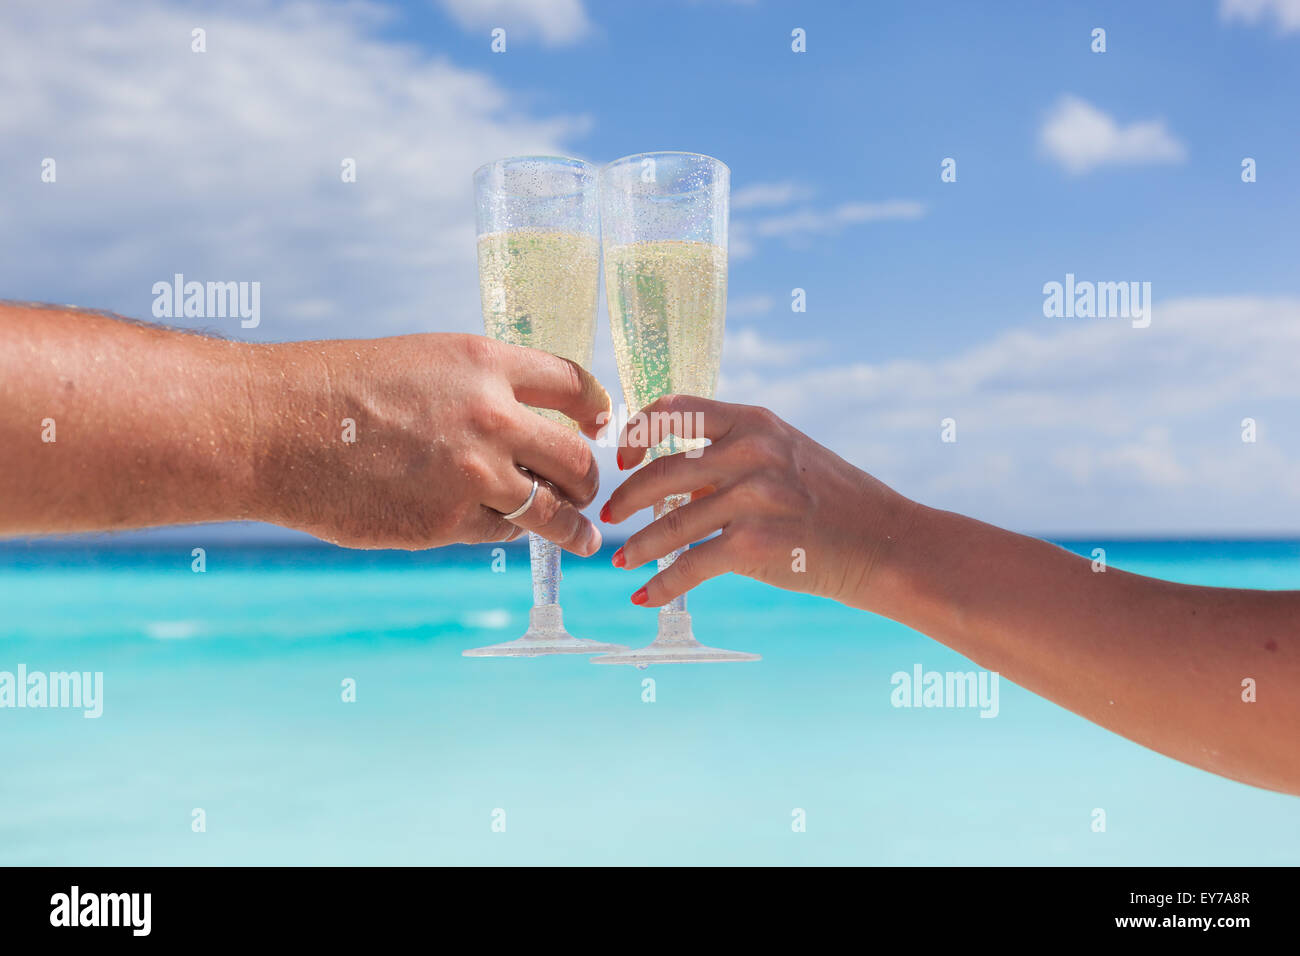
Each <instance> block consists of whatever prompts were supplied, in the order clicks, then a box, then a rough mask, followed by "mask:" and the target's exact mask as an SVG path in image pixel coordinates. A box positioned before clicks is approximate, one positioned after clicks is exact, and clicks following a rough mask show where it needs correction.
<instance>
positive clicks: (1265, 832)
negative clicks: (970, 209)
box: [0, 532, 1300, 864]
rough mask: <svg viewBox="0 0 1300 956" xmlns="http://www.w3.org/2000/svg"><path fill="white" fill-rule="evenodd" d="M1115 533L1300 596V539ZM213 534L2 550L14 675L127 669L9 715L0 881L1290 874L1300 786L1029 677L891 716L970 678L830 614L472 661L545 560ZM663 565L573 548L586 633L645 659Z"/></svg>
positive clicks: (741, 617)
mask: <svg viewBox="0 0 1300 956" xmlns="http://www.w3.org/2000/svg"><path fill="white" fill-rule="evenodd" d="M202 538H203V535H202V532H195V540H194V542H193V546H204V541H203V540H202ZM1098 543H1099V542H1088V543H1086V544H1083V543H1079V544H1077V545H1071V547H1073V548H1074V549H1075V550H1077V551H1079V552H1080V553H1088V552H1089V551H1090V550H1091V548H1092V547H1094V546H1096V545H1097V544H1098ZM1101 544H1104V546H1105V547H1106V548H1107V556H1108V560H1109V562H1110V564H1111V565H1112V566H1117V567H1124V568H1126V569H1128V570H1133V571H1137V572H1140V573H1146V574H1153V575H1157V576H1161V577H1168V578H1171V579H1176V580H1182V581H1188V582H1192V583H1201V584H1220V585H1231V586H1243V587H1269V588H1284V587H1287V588H1300V543H1296V542H1231V543H1228V542H1204V541H1202V542H1164V543H1149V542H1148V543H1139V542H1109V543H1106V542H1101ZM190 548H191V545H190V544H185V545H183V546H182V545H179V544H178V545H166V544H163V545H158V544H154V545H149V546H133V547H130V548H124V547H116V546H113V545H112V543H111V542H96V543H93V544H90V545H83V544H78V545H73V546H63V547H52V546H49V545H23V544H10V545H0V671H11V672H12V671H14V670H15V669H16V667H17V665H18V664H20V663H21V664H25V665H26V666H27V668H28V670H29V671H36V670H40V671H45V672H51V671H68V670H74V669H75V670H78V671H102V672H103V675H104V701H103V706H104V712H103V716H102V717H100V718H99V719H85V718H83V716H82V714H81V712H80V711H78V710H55V709H22V710H16V709H0V768H3V770H2V772H0V863H3V864H25V863H40V864H55V863H69V864H149V863H157V864H189V863H201V864H207V863H213V864H226V863H255V864H275V863H283V864H316V863H342V864H360V863H405V864H422V863H431V864H438V863H470V864H479V863H481V864H492V863H523V864H534V863H536V864H541V863H590V864H599V863H650V864H672V863H716V864H725V863H738V864H779V863H797V864H809V863H838V864H855V863H866V864H871V863H890V864H951V863H993V864H1035V863H1048V864H1051V863H1081V864H1104V863H1119V864H1138V863H1140V864H1194V863H1200V864H1207V863H1219V864H1261V863H1267V864H1295V863H1297V862H1300V800H1298V799H1296V798H1293V797H1287V796H1282V795H1278V794H1272V793H1267V792H1264V791H1260V790H1255V789H1252V788H1250V787H1247V786H1244V785H1242V784H1237V783H1233V782H1230V781H1227V780H1223V779H1220V778H1218V777H1215V776H1212V775H1210V774H1208V773H1205V772H1203V771H1200V770H1195V769H1193V768H1191V767H1187V766H1184V765H1182V764H1179V763H1177V762H1175V761H1173V760H1170V759H1169V758H1166V757H1163V756H1161V755H1159V754H1155V753H1152V752H1150V751H1148V750H1145V749H1144V748H1142V747H1140V746H1138V745H1136V744H1133V743H1130V742H1128V741H1126V740H1124V739H1123V738H1121V737H1118V736H1116V735H1114V734H1111V733H1109V732H1107V731H1105V730H1102V729H1100V728H1098V727H1096V726H1094V725H1092V724H1090V723H1088V722H1087V721H1085V720H1083V719H1082V718H1079V717H1076V716H1074V715H1072V714H1070V713H1068V712H1066V711H1064V710H1062V709H1061V708H1059V707H1057V706H1055V705H1053V704H1050V703H1048V702H1046V701H1044V700H1042V699H1040V698H1038V697H1035V696H1034V695H1032V694H1029V693H1027V692H1026V691H1023V690H1021V689H1019V688H1017V687H1015V686H1014V685H1012V684H1011V683H1010V682H1009V681H1006V680H1002V681H1000V695H999V696H1000V699H999V713H998V716H997V717H996V718H995V719H981V718H980V716H979V713H978V711H977V710H976V709H970V708H952V709H923V708H922V709H917V708H911V709H905V708H895V707H894V706H892V705H891V702H890V695H891V691H892V690H893V687H892V685H891V682H890V678H891V675H893V674H894V673H895V672H897V671H906V672H909V673H910V672H911V671H912V669H913V667H914V666H915V665H918V664H919V665H921V666H922V667H923V668H924V669H925V670H939V671H948V670H961V671H966V670H974V669H975V668H974V666H973V665H972V664H971V663H970V662H968V661H965V660H964V659H962V658H960V657H959V656H958V655H956V654H953V653H952V652H950V651H948V650H946V649H945V648H943V647H941V646H940V645H938V644H936V643H934V642H932V641H930V640H928V639H927V638H925V637H923V636H921V635H918V634H916V633H915V632H912V631H909V630H908V629H907V628H904V627H901V626H900V625H897V624H894V623H892V622H889V621H885V620H883V619H880V618H877V617H874V616H871V615H867V614H863V613H860V612H856V611H851V610H848V609H846V608H843V607H840V606H838V605H835V604H833V603H830V602H826V601H819V600H816V599H813V598H808V597H805V596H802V595H796V594H790V593H786V592H780V591H776V590H774V589H770V588H766V587H763V586H761V585H758V584H756V583H754V582H750V581H747V580H744V579H739V578H726V579H720V580H717V581H713V582H709V583H708V584H706V585H704V586H703V587H701V588H700V589H698V590H697V591H696V592H694V593H693V594H692V596H691V609H692V612H693V614H694V616H695V625H696V633H697V634H698V635H699V636H700V637H701V638H702V639H704V640H705V641H706V642H708V643H713V644H717V645H721V646H727V647H732V648H735V649H741V650H748V651H755V652H758V653H760V654H762V655H763V660H762V661H761V662H759V663H757V664H736V665H711V666H709V665H694V666H690V665H685V666H660V667H653V668H651V669H649V670H647V671H638V670H634V669H632V668H622V667H596V666H593V665H592V664H591V663H590V662H589V661H588V660H587V659H586V658H584V657H557V658H545V659H533V660H469V659H465V658H462V657H461V656H460V651H461V650H462V649H464V648H467V647H473V646H476V645H479V644H486V643H493V642H497V641H501V640H507V639H510V638H512V637H516V636H518V635H519V634H520V633H522V631H523V628H524V627H525V625H526V619H527V608H528V603H529V600H530V590H529V581H528V570H527V555H526V549H524V548H520V547H518V546H512V547H511V548H510V549H509V550H508V557H507V562H506V563H507V569H506V571H505V572H504V573H493V571H492V570H491V562H492V556H491V554H490V553H489V551H488V550H487V549H469V548H465V549H449V550H445V551H442V552H437V553H434V554H428V555H407V554H388V553H378V554H372V553H357V552H346V551H339V550H335V549H331V548H325V547H320V548H315V547H305V548H303V547H275V548H271V547H267V548H262V547H248V546H240V545H235V544H230V543H221V542H213V543H211V544H210V545H209V546H207V555H206V560H207V570H206V572H204V573H202V574H196V573H193V572H192V571H191V560H192V559H191V556H190ZM644 576H645V575H638V574H636V573H634V572H633V573H629V572H625V571H616V570H614V569H612V568H610V567H609V564H608V549H607V551H606V552H605V553H604V554H602V555H601V556H599V557H597V558H595V559H592V560H590V561H587V562H581V561H578V560H576V559H572V558H568V557H567V556H566V574H565V580H564V584H563V590H562V595H563V603H564V605H565V609H566V620H567V621H568V623H569V626H570V630H571V631H572V632H573V633H574V634H575V635H577V636H580V637H591V638H598V639H602V640H612V641H618V642H622V643H630V644H633V645H638V644H642V643H645V642H647V641H648V640H649V639H650V638H651V637H652V636H653V629H654V615H653V612H650V611H646V610H644V609H639V608H636V607H633V606H632V605H631V604H630V603H628V600H627V597H628V595H629V594H630V593H631V591H632V590H634V589H635V588H636V587H637V585H638V584H639V583H641V581H642V579H643V577H644ZM347 678H351V679H353V680H355V681H356V697H357V699H356V702H355V703H344V702H343V701H342V699H341V697H342V691H341V683H342V681H344V680H345V679H347ZM647 678H651V679H653V680H654V682H655V684H654V690H655V697H656V699H655V701H654V702H653V703H646V702H644V701H643V699H642V698H643V693H644V690H643V684H642V682H643V681H644V680H646V679H647ZM195 808H202V810H203V811H204V813H205V816H206V832H202V833H196V832H194V831H193V830H192V827H191V821H192V815H193V811H194V810H195ZM1094 808H1103V809H1104V810H1105V812H1106V831H1105V832H1104V833H1096V832H1093V831H1092V828H1091V823H1092V819H1093V816H1092V814H1093V810H1094ZM796 809H799V810H803V811H804V812H805V814H806V832H794V831H793V830H792V825H791V824H792V820H793V819H794V817H793V814H794V812H795V811H796ZM499 810H503V811H504V815H502V814H500V813H496V812H495V811H499ZM502 819H504V822H505V830H504V832H495V831H494V829H493V822H494V820H496V821H498V823H499V821H501V820H502Z"/></svg>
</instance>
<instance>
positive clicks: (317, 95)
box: [0, 0, 1300, 534]
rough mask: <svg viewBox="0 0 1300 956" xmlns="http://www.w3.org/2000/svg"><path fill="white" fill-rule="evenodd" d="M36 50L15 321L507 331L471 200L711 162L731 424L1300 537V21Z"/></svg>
mask: <svg viewBox="0 0 1300 956" xmlns="http://www.w3.org/2000/svg"><path fill="white" fill-rule="evenodd" d="M55 7H57V9H51V8H55ZM194 26H203V27H204V28H205V29H206V30H207V32H208V51H207V52H206V53H205V54H202V55H196V54H194V53H192V52H191V50H190V49H189V38H190V30H191V29H192V28H193V27H194ZM498 26H499V27H502V28H504V29H505V30H506V41H507V49H506V52H505V53H493V52H492V51H491V49H490V42H491V37H490V32H491V30H492V29H493V28H494V27H498ZM795 27H799V28H802V29H804V30H805V31H806V33H807V52H806V53H794V52H792V51H791V49H790V43H791V37H790V34H791V30H792V29H794V28H795ZM1097 27H1101V28H1104V29H1105V30H1106V46H1107V49H1106V52H1105V53H1094V52H1092V50H1091V49H1090V45H1091V42H1092V37H1091V34H1092V30H1093V29H1094V28H1097ZM0 37H3V45H4V47H5V53H6V55H5V57H3V58H0V60H2V61H3V62H0V96H3V98H4V101H5V102H6V104H7V106H6V110H5V112H4V113H3V115H0V138H3V141H4V142H5V144H6V145H5V148H4V150H2V151H0V174H3V175H4V178H5V181H6V182H8V183H10V184H11V188H10V189H9V190H7V192H6V194H5V195H3V196H0V214H3V218H4V219H5V221H6V223H7V228H6V229H5V230H4V234H3V238H0V242H3V246H0V289H2V290H3V295H4V297H7V298H16V299H33V300H43V301H58V302H75V303H78V304H82V305H91V306H98V307H105V308H113V309H117V310H120V311H122V312H125V313H127V314H133V315H139V316H147V315H148V314H149V307H150V303H151V299H152V296H151V291H150V290H151V287H152V283H153V282H155V281H157V280H159V279H167V278H170V276H171V275H172V273H174V272H178V271H179V272H183V273H185V274H186V275H187V277H193V278H200V279H247V280H257V281H260V282H261V283H262V286H263V322H262V326H261V327H260V328H259V329H257V330H255V331H254V332H251V333H248V332H243V331H241V330H240V329H239V328H238V327H237V324H234V323H232V324H230V326H229V327H217V328H216V330H217V331H220V332H222V333H224V334H228V335H231V336H238V335H251V336H252V337H256V338H261V339H292V338H307V337H323V336H347V337H364V336H371V335H383V334H396V333H403V332H417V331H440V330H477V329H478V328H480V327H481V326H480V318H479V315H478V309H477V302H476V279H475V274H474V264H473V252H472V249H473V231H472V230H473V226H472V214H473V211H472V195H471V192H470V188H469V174H470V172H471V171H472V170H473V168H474V167H475V166H477V165H478V164H479V163H482V162H485V161H488V160H490V159H494V158H497V157H499V156H501V155H507V154H511V153H518V152H531V151H537V150H542V151H555V152H564V153H568V154H576V155H580V156H583V157H586V158H589V159H592V160H594V161H600V162H603V161H607V160H610V159H613V158H616V157H618V156H621V155H625V154H627V153H631V152H637V151H641V150H649V149H689V150H695V151H699V152H705V153H709V154H711V155H714V156H718V157H719V158H721V159H723V160H724V161H726V162H727V163H728V164H729V165H730V166H731V168H732V171H733V195H734V199H735V208H734V210H733V241H732V266H731V290H730V301H731V312H730V315H729V318H728V340H729V345H728V348H727V352H726V356H725V358H724V370H723V382H722V391H721V396H720V397H724V398H729V399H733V400H739V401H747V402H755V403H762V404H768V405H770V406H771V407H773V408H774V409H775V410H776V411H778V412H779V413H780V414H782V415H783V416H785V417H787V418H789V419H790V420H792V421H793V422H794V423H795V424H797V425H798V426H799V427H801V428H803V429H805V430H806V431H808V432H809V433H811V434H813V435H814V436H815V437H817V438H818V439H820V440H822V441H824V442H825V443H827V444H828V445H830V446H831V447H833V448H835V449H836V450H837V451H839V452H840V453H841V454H843V455H844V456H845V457H847V458H849V459H850V460H852V461H854V463H856V464H858V465H860V466H862V467H864V468H866V469H868V470H870V471H872V472H873V473H875V474H877V475H878V476H879V477H881V478H882V479H884V480H886V481H888V482H890V483H892V484H894V485H895V486H896V487H898V488H899V489H900V490H901V491H903V492H904V493H907V494H910V495H913V496H915V497H918V498H920V499H921V500H923V501H926V502H927V503H930V504H935V505H939V506H943V507H950V508H954V509H957V510H962V511H965V512H968V513H971V514H974V515H976V516H977V517H982V518H986V519H988V520H992V521H996V522H998V523H1002V524H1006V525H1009V526H1012V527H1016V528H1020V529H1024V530H1030V531H1042V532H1055V533H1074V534H1087V533H1098V534H1107V533H1112V534H1113V533H1128V534H1229V533H1242V534H1261V533H1290V532H1296V531H1300V415H1298V414H1297V408H1300V404H1298V403H1297V400H1298V399H1300V377H1297V376H1296V375H1295V374H1294V369H1295V368H1296V364H1297V362H1296V356H1297V354H1300V353H1298V352H1297V348H1298V347H1300V338H1298V335H1300V332H1297V330H1298V329H1300V269H1297V262H1300V242H1297V239H1296V234H1297V233H1296V222H1297V220H1298V219H1300V190H1298V189H1297V176H1298V175H1300V124H1297V122H1296V115H1297V114H1296V103H1297V102H1300V0H1223V2H1219V0H1182V2H1176V0H1169V2H1144V3H1121V2H1111V3H1100V2H1098V3H1059V4H1058V3H1035V2H1007V3H997V4H971V3H962V2H955V0H954V2H943V3H940V2H929V3H927V2H917V3H907V4H885V3H875V2H871V3H868V2H862V3H850V2H844V3H830V2H827V3H775V2H768V0H755V2H751V3H744V2H724V0H662V2H654V3H614V2H600V0H537V2H533V3H525V2H523V0H478V2H474V0H407V2H403V3H380V2H375V3H364V4H357V3H346V4H344V3H332V2H321V3H307V2H302V3H296V4H288V3H279V2H274V0H241V2H235V3H224V4H219V5H213V4H204V3H184V2H169V0H144V2H141V3H138V4H131V5H130V6H129V7H128V8H126V9H125V10H124V9H122V8H120V7H119V5H113V4H108V3H97V2H92V0H67V2H66V3H60V4H42V3H37V2H34V0H17V2H15V3H12V4H6V5H5V8H4V9H3V10H2V11H0ZM46 156H53V157H56V158H57V159H58V161H59V182H58V183H57V185H50V184H42V183H40V182H39V181H38V179H37V177H36V171H37V170H38V168H39V163H40V159H41V158H42V157H46ZM340 157H355V158H356V159H357V162H358V169H359V177H358V182H357V183H355V184H351V185H346V186H345V185H342V184H341V183H340V182H339V177H338V168H339V160H340ZM945 157H951V158H953V159H955V160H956V164H957V165H956V169H957V180H956V182H951V183H945V182H941V181H940V163H941V161H942V160H943V159H944V158H945ZM1244 157H1252V158H1254V159H1255V161H1256V163H1257V170H1258V181H1256V182H1254V183H1249V184H1247V183H1243V182H1242V181H1241V161H1242V159H1243V158H1244ZM1067 272H1068V273H1073V274H1075V275H1077V276H1078V277H1079V278H1080V279H1091V280H1095V281H1141V282H1150V283H1151V287H1152V295H1153V298H1154V310H1153V322H1152V325H1151V327H1150V328H1148V329H1133V328H1131V327H1129V326H1128V324H1127V323H1125V322H1123V321H1122V320H1117V319H1107V318H1097V319H1077V320H1066V319H1048V318H1044V316H1043V313H1042V303H1043V293H1042V287H1043V285H1044V283H1047V282H1051V281H1061V280H1063V279H1064V276H1065V274H1066V273H1067ZM794 288H802V289H804V290H806V294H807V302H808V311H807V312H806V313H804V314H794V313H792V312H791V311H790V306H789V303H790V297H791V290H792V289H794ZM602 316H603V307H602ZM606 330H607V325H605V324H604V319H603V317H602V340H601V343H600V346H599V348H598V357H597V362H596V370H597V372H598V374H600V376H601V377H602V379H603V380H605V381H606V384H607V385H609V386H610V387H611V390H612V391H615V392H616V393H617V384H616V377H615V375H614V373H613V363H612V359H611V357H610V349H609V345H608V341H607V336H608V332H607V331H606ZM947 417H951V418H953V419H955V421H956V422H957V439H958V440H957V441H956V442H955V443H944V442H941V441H940V423H941V421H942V419H944V418H947ZM1245 417H1251V418H1254V419H1255V420H1256V422H1257V431H1258V440H1257V441H1256V442H1254V443H1246V442H1243V441H1242V440H1241V431H1242V429H1241V422H1242V419H1243V418H1245ZM601 455H602V462H603V463H605V462H608V463H610V464H611V465H612V456H610V455H609V454H608V452H607V451H606V450H602V451H601ZM607 473H611V474H612V467H611V468H609V469H607ZM610 480H613V479H612V478H611V479H610Z"/></svg>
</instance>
